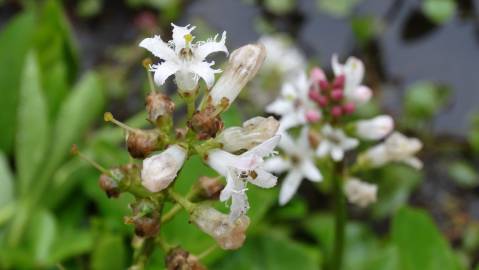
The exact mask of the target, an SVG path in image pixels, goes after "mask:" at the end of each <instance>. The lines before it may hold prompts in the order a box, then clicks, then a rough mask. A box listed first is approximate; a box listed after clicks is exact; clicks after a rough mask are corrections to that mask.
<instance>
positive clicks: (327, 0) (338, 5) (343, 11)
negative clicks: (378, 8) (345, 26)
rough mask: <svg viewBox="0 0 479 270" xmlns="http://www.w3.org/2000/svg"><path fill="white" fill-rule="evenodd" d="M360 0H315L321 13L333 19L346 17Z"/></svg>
mask: <svg viewBox="0 0 479 270" xmlns="http://www.w3.org/2000/svg"><path fill="white" fill-rule="evenodd" d="M359 1H360V0H316V3H317V4H318V8H319V10H321V11H324V12H326V13H328V14H329V15H332V16H335V17H346V16H348V15H350V14H351V12H352V10H353V8H354V7H355V6H356V5H357V4H358V3H359Z"/></svg>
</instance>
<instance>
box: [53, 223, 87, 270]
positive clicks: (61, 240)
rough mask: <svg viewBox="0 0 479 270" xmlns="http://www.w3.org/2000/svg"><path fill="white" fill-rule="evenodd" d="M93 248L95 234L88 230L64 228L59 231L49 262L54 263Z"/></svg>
mask: <svg viewBox="0 0 479 270" xmlns="http://www.w3.org/2000/svg"><path fill="white" fill-rule="evenodd" d="M92 248H93V235H92V233H91V232H90V231H87V230H78V229H77V230H74V229H71V228H68V229H63V230H61V231H60V232H59V234H58V236H57V238H56V241H55V243H54V244H53V247H52V252H51V254H50V256H49V260H48V261H49V263H50V264H54V263H58V262H61V261H63V260H65V259H69V258H72V257H74V256H78V255H81V254H84V253H86V252H88V251H90V250H91V249H92Z"/></svg>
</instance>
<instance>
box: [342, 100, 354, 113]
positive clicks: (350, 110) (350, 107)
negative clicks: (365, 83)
mask: <svg viewBox="0 0 479 270" xmlns="http://www.w3.org/2000/svg"><path fill="white" fill-rule="evenodd" d="M343 111H344V113H345V114H352V113H354V111H356V105H354V103H352V102H348V103H346V104H344V105H343Z"/></svg>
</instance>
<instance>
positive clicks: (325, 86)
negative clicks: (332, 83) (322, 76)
mask: <svg viewBox="0 0 479 270" xmlns="http://www.w3.org/2000/svg"><path fill="white" fill-rule="evenodd" d="M319 88H320V89H321V91H328V90H329V82H328V81H327V80H320V81H319Z"/></svg>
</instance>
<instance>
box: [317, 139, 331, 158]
mask: <svg viewBox="0 0 479 270" xmlns="http://www.w3.org/2000/svg"><path fill="white" fill-rule="evenodd" d="M330 149H331V143H330V142H328V141H322V142H320V143H319V146H318V149H316V155H318V157H324V156H326V155H327V154H328V153H329V151H330Z"/></svg>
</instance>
